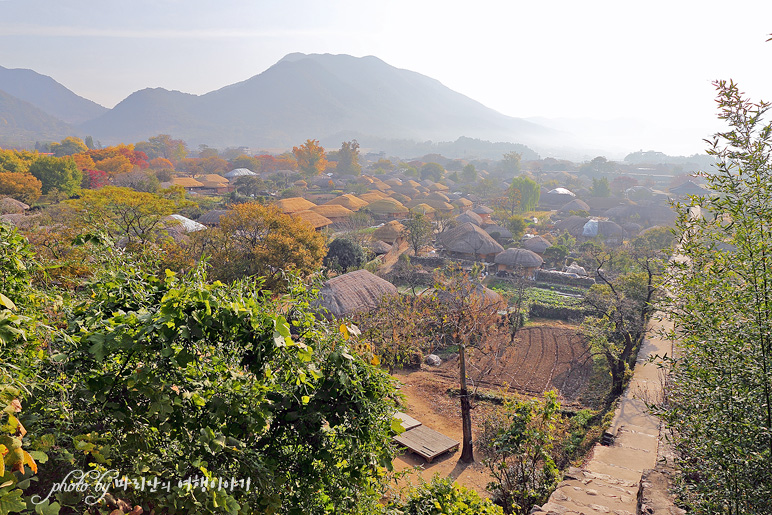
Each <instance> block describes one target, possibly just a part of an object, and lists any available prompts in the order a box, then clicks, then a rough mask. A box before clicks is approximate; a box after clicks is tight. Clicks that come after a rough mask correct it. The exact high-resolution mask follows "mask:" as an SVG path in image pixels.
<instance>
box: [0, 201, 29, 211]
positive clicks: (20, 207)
mask: <svg viewBox="0 0 772 515" xmlns="http://www.w3.org/2000/svg"><path fill="white" fill-rule="evenodd" d="M28 209H29V206H28V205H27V204H25V203H24V202H21V201H19V200H16V199H15V198H11V197H5V198H0V214H15V213H23V212H25V211H27V210H28Z"/></svg>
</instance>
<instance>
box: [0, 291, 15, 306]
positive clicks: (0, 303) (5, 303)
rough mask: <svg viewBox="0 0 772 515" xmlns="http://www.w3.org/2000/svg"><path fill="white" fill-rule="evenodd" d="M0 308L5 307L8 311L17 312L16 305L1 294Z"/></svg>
mask: <svg viewBox="0 0 772 515" xmlns="http://www.w3.org/2000/svg"><path fill="white" fill-rule="evenodd" d="M0 306H4V307H6V308H8V309H12V310H16V304H14V303H13V301H12V300H11V299H9V298H8V297H6V296H5V295H3V294H2V293H0Z"/></svg>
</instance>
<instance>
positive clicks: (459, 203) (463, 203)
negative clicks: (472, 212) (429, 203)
mask: <svg viewBox="0 0 772 515" xmlns="http://www.w3.org/2000/svg"><path fill="white" fill-rule="evenodd" d="M451 204H453V205H454V206H456V207H458V208H460V209H468V208H470V207H472V201H471V200H469V199H466V198H464V197H461V198H459V199H456V200H454V201H453V202H451Z"/></svg>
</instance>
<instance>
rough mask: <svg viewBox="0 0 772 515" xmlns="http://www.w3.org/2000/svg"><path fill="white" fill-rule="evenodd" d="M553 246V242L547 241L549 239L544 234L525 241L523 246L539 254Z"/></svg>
mask: <svg viewBox="0 0 772 515" xmlns="http://www.w3.org/2000/svg"><path fill="white" fill-rule="evenodd" d="M551 246H552V243H550V242H549V241H547V239H546V238H544V237H543V236H538V235H536V236H533V237H531V238H528V239H526V240H524V241H523V247H525V248H526V249H528V250H530V251H531V252H534V253H536V254H539V255H540V256H541V255H542V254H544V251H545V250H547V249H548V248H550V247H551Z"/></svg>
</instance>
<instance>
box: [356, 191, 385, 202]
mask: <svg viewBox="0 0 772 515" xmlns="http://www.w3.org/2000/svg"><path fill="white" fill-rule="evenodd" d="M357 196H358V197H359V198H360V199H361V200H364V201H365V202H367V203H368V204H370V203H372V202H375V201H378V200H381V199H384V198H386V197H388V195H386V194H385V193H383V192H381V191H376V190H369V191H368V192H367V193H362V194H361V195H357Z"/></svg>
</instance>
